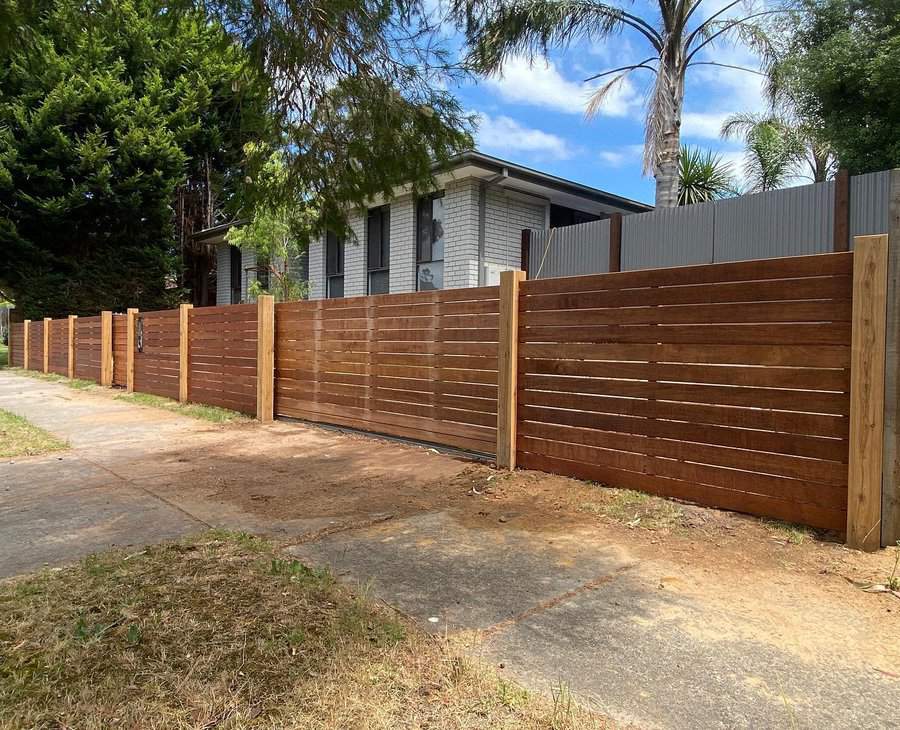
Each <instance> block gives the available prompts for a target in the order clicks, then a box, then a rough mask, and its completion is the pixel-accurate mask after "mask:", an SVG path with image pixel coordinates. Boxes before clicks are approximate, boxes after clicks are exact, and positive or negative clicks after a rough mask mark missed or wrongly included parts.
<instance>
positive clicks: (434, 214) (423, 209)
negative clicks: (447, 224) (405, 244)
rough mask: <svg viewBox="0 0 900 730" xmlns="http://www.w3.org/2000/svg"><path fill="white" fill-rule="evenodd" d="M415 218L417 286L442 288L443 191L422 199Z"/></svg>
mask: <svg viewBox="0 0 900 730" xmlns="http://www.w3.org/2000/svg"><path fill="white" fill-rule="evenodd" d="M416 219H417V220H416V289H418V290H419V291H433V290H435V289H443V288H444V194H443V193H436V194H434V195H429V196H428V197H427V198H420V199H419V205H418V210H417V213H416Z"/></svg>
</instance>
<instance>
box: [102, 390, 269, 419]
mask: <svg viewBox="0 0 900 730" xmlns="http://www.w3.org/2000/svg"><path fill="white" fill-rule="evenodd" d="M116 400H122V401H127V402H128V403H135V404H136V405H139V406H149V407H151V408H162V409H164V410H167V411H172V412H173V413H180V414H181V415H183V416H190V417H191V418H199V419H201V420H203V421H211V422H212V423H239V422H242V421H250V420H252V419H251V418H250V416H248V415H246V414H244V413H238V412H237V411H231V410H228V409H227V408H219V407H218V406H206V405H202V404H200V403H179V402H178V401H175V400H172V399H171V398H163V397H162V396H159V395H150V394H149V393H122V394H121V395H117V396H116Z"/></svg>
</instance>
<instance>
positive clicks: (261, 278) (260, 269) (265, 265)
mask: <svg viewBox="0 0 900 730" xmlns="http://www.w3.org/2000/svg"><path fill="white" fill-rule="evenodd" d="M269 274H270V268H269V258H268V256H260V257H259V258H258V259H257V260H256V280H257V281H258V282H259V285H260V286H261V287H262V288H263V290H264V291H269V284H270V283H271V281H270V276H269Z"/></svg>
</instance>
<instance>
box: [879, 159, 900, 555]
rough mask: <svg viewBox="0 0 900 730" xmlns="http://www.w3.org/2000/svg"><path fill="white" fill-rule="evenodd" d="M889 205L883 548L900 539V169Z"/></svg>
mask: <svg viewBox="0 0 900 730" xmlns="http://www.w3.org/2000/svg"><path fill="white" fill-rule="evenodd" d="M889 196H890V197H889V202H888V274H887V276H888V293H887V343H886V348H885V361H884V367H885V382H884V456H883V460H884V463H883V466H882V475H881V490H882V495H881V545H882V546H883V547H887V546H888V545H896V544H897V541H898V540H900V441H898V437H900V170H891V176H890V192H889Z"/></svg>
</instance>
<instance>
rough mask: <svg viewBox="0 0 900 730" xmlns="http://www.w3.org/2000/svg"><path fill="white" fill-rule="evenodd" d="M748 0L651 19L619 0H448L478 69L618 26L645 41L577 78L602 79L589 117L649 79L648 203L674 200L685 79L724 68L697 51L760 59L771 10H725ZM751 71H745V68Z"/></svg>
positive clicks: (690, 6) (664, 11) (690, 1)
mask: <svg viewBox="0 0 900 730" xmlns="http://www.w3.org/2000/svg"><path fill="white" fill-rule="evenodd" d="M749 1H750V0H731V1H730V2H726V3H725V5H723V6H722V7H720V8H717V9H711V10H710V12H709V14H708V15H707V16H706V17H704V13H703V12H701V9H704V10H705V9H706V8H707V7H708V6H710V5H712V3H713V0H657V3H658V11H659V12H658V14H657V13H655V12H649V8H648V10H647V11H644V12H642V11H640V10H634V11H632V10H631V7H632V5H631V3H630V2H627V0H612V1H611V2H610V3H606V2H601V1H600V0H453V11H454V15H455V17H456V19H457V21H458V22H460V24H461V25H463V27H464V28H465V32H466V39H467V44H468V62H469V63H470V65H471V66H472V67H473V68H474V69H475V70H476V71H478V72H480V73H484V74H496V73H499V72H501V71H502V68H503V63H504V61H505V60H507V59H508V58H510V57H512V56H516V55H520V54H521V55H524V56H525V57H526V58H528V59H529V60H533V59H534V58H535V57H537V56H546V55H547V54H548V53H549V51H550V50H551V49H565V48H567V47H569V46H570V45H571V44H572V43H575V42H578V41H589V42H596V41H601V40H606V39H608V38H610V37H612V36H613V35H615V34H617V33H621V32H622V31H623V30H625V29H626V28H628V29H631V30H633V31H635V32H637V33H638V34H639V35H641V36H642V37H643V39H644V40H645V41H646V42H647V44H649V46H650V49H651V51H652V53H651V54H650V55H648V56H647V57H646V58H644V59H642V60H640V61H635V62H633V63H629V64H628V65H625V66H620V67H619V68H614V69H610V70H607V71H602V72H600V73H597V74H594V75H592V76H590V77H589V78H587V79H585V82H592V81H596V80H598V79H604V81H603V83H602V85H601V86H600V87H599V88H596V89H594V90H593V93H592V94H591V97H590V100H589V102H588V104H587V107H586V111H587V114H588V116H591V115H593V114H596V113H597V111H598V110H599V109H600V107H601V106H602V105H603V103H604V101H605V100H606V99H607V98H608V97H609V94H610V93H611V92H612V91H613V90H614V89H616V88H617V87H618V86H620V85H621V84H622V82H623V81H624V80H625V79H626V78H627V77H628V76H629V74H631V73H633V72H635V71H638V70H642V71H647V72H649V73H651V74H652V75H653V76H654V83H653V87H652V90H651V92H650V95H649V99H648V102H647V106H646V115H645V123H644V128H645V143H644V172H645V173H646V174H652V175H653V176H654V177H655V178H656V205H657V206H659V207H671V206H674V205H676V204H677V202H678V190H679V188H678V171H679V166H678V158H679V152H680V147H681V117H682V110H683V107H684V85H685V76H686V74H687V71H688V69H689V68H691V67H693V66H699V65H713V66H726V67H730V68H734V66H731V65H730V64H728V63H723V62H720V61H716V60H712V59H708V58H706V57H705V56H702V55H701V54H702V53H703V52H704V51H708V50H710V49H713V48H715V47H716V44H718V43H719V42H722V41H730V42H735V41H738V42H742V43H744V44H746V45H749V46H752V47H754V48H755V49H756V50H757V51H758V52H759V53H760V54H761V55H762V56H763V58H764V59H766V58H768V55H769V53H770V50H771V47H770V44H769V42H768V39H767V37H766V34H765V33H764V32H763V30H762V28H761V27H760V26H759V25H758V22H759V21H760V20H761V19H762V18H763V17H764V16H767V15H771V14H773V13H778V12H782V10H781V9H779V8H772V7H768V8H766V9H763V10H754V9H752V8H747V9H746V11H745V12H741V13H739V14H738V15H737V16H733V15H731V14H730V11H732V10H734V9H735V8H737V6H739V5H741V6H744V7H747V5H748V2H749ZM746 70H748V71H751V72H753V73H758V72H756V71H753V70H752V69H746Z"/></svg>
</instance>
